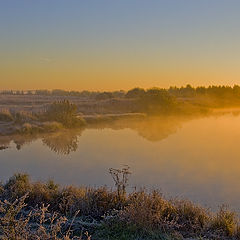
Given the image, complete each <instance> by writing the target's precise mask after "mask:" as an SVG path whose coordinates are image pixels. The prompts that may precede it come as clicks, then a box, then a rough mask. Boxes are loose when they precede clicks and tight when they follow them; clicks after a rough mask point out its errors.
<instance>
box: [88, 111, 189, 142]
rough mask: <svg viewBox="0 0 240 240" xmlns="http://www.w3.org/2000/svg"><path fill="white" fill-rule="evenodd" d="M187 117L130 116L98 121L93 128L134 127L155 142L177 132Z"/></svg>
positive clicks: (144, 136)
mask: <svg viewBox="0 0 240 240" xmlns="http://www.w3.org/2000/svg"><path fill="white" fill-rule="evenodd" d="M185 121H187V118H183V117H182V118H181V117H175V116H167V117H166V116H165V117H160V116H158V117H145V118H135V119H134V118H129V119H121V120H116V121H113V122H109V123H96V124H94V125H93V126H92V127H91V128H93V129H94V128H95V129H104V128H110V129H114V130H120V129H127V128H129V129H132V130H134V131H137V132H138V134H139V135H140V136H142V137H143V138H145V139H147V140H149V141H152V142H155V141H161V140H163V139H165V138H167V137H168V136H169V135H171V134H174V133H176V132H177V131H178V130H179V129H180V128H181V125H182V123H183V122H185Z"/></svg>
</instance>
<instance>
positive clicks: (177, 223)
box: [0, 174, 240, 240]
mask: <svg viewBox="0 0 240 240" xmlns="http://www.w3.org/2000/svg"><path fill="white" fill-rule="evenodd" d="M0 199H1V204H0V206H1V207H0V208H1V214H0V217H1V219H0V229H1V230H0V232H1V234H3V236H5V238H2V239H31V238H30V237H29V238H21V235H19V236H20V237H19V238H12V237H9V236H11V234H13V232H17V233H14V234H17V235H18V234H21V232H24V231H25V232H27V233H25V236H32V234H33V236H36V234H37V235H39V236H43V237H42V238H41V237H40V238H36V239H69V238H70V237H73V236H74V235H78V237H81V233H82V232H83V231H86V230H87V231H88V232H90V233H91V235H92V238H93V239H128V240H129V239H184V238H186V237H192V238H197V237H202V239H240V231H239V229H240V228H239V219H238V217H237V215H236V213H234V212H231V211H229V210H227V209H226V208H223V207H222V208H220V209H219V211H218V212H217V213H212V212H209V211H208V210H206V209H204V208H202V207H200V206H197V205H195V204H193V203H192V202H190V201H183V200H181V201H180V200H167V199H165V198H163V196H162V194H161V193H159V192H158V191H152V192H146V191H143V190H142V191H135V192H133V193H131V194H128V195H126V196H125V198H124V199H123V198H121V199H119V197H118V193H117V191H113V190H110V189H107V188H106V187H100V188H88V187H74V186H67V187H63V188H62V187H60V186H59V185H57V184H55V183H54V182H53V181H48V182H46V183H42V182H31V181H30V179H29V176H28V175H26V174H15V175H14V176H13V177H11V178H10V179H9V180H8V181H7V182H6V183H5V184H2V185H1V188H0ZM19 204H20V205H21V207H20V205H19ZM43 206H48V207H47V208H44V209H45V210H44V209H43V208H42V207H43ZM43 210H44V211H45V214H46V216H45V217H46V219H48V220H44V221H45V222H44V223H43V222H42V223H39V218H37V217H36V216H37V215H36V214H39V212H43ZM9 211H10V212H9ZM11 211H13V212H11ZM16 211H17V212H16ZM32 211H33V212H32ZM30 212H31V215H30V216H29V213H30ZM76 213H77V216H76ZM67 218H69V219H70V220H66V219H67ZM75 218H76V219H75ZM49 219H54V220H49ZM73 219H75V222H76V224H75V223H74V224H73V230H72V231H70V232H71V234H70V235H69V236H67V235H66V233H67V231H68V230H66V229H68V228H69V222H71V221H72V220H73ZM50 223H51V224H53V226H52V227H50V226H51V224H50ZM60 223H61V224H60ZM13 226H14V227H13ZM39 226H41V228H39ZM19 229H21V231H20V230H19ZM54 229H55V230H54ZM40 230H41V232H39V231H40ZM34 234H35V235H34ZM51 234H52V235H51ZM61 234H62V235H61ZM68 234H69V231H68ZM60 235H61V236H60ZM120 236H121V237H120ZM44 237H45V238H44ZM67 237H69V238H67ZM85 237H86V236H85ZM167 237H168V238H167ZM0 239H1V238H0Z"/></svg>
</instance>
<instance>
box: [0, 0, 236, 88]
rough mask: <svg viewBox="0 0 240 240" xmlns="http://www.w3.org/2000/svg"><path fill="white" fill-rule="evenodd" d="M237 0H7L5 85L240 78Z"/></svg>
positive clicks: (2, 50)
mask: <svg viewBox="0 0 240 240" xmlns="http://www.w3.org/2000/svg"><path fill="white" fill-rule="evenodd" d="M239 13H240V1H239V0H85V1H84V0H34V1H33V0H2V1H0V89H39V88H40V89H54V88H62V89H68V90H83V89H89V90H117V89H129V88H132V87H135V86H139V87H144V88H148V87H153V86H158V87H168V86H170V85H177V86H180V85H185V84H188V83H190V84H192V85H193V86H196V85H209V84H226V85H233V84H240V14H239Z"/></svg>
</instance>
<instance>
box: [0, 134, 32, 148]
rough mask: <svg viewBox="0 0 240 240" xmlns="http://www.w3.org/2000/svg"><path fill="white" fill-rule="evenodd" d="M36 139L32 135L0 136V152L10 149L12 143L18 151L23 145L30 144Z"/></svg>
mask: <svg viewBox="0 0 240 240" xmlns="http://www.w3.org/2000/svg"><path fill="white" fill-rule="evenodd" d="M36 139H37V137H36V136H33V135H28V136H21V135H12V136H1V137H0V150H4V149H6V148H9V147H10V143H11V142H12V141H13V142H14V143H15V145H16V149H17V150H20V149H21V148H22V147H23V145H26V144H30V143H31V142H33V141H34V140H36Z"/></svg>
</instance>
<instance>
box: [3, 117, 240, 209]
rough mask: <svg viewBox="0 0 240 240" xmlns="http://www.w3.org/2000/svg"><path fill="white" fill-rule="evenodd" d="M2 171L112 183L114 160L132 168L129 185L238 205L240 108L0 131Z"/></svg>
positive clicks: (199, 200) (204, 201)
mask: <svg viewBox="0 0 240 240" xmlns="http://www.w3.org/2000/svg"><path fill="white" fill-rule="evenodd" d="M3 145H4V146H9V148H8V149H5V150H2V151H0V166H1V168H0V176H1V179H2V180H3V181H5V180H6V179H8V178H9V177H10V176H11V175H13V174H14V173H15V172H27V173H29V174H30V175H31V176H32V178H33V179H34V180H47V179H49V178H51V179H54V180H55V181H56V182H58V183H61V184H76V185H95V186H98V185H105V184H106V185H108V186H112V185H113V184H112V180H111V177H110V175H109V174H108V169H109V168H110V167H115V168H119V167H121V166H122V165H123V164H127V165H129V166H130V167H131V170H132V172H133V174H132V176H131V178H130V186H129V191H130V190H131V187H134V186H137V187H141V186H145V187H147V188H159V189H161V190H162V192H163V193H164V194H165V195H166V196H172V197H175V196H177V197H180V198H187V199H190V200H193V201H194V202H197V203H201V204H202V205H204V206H209V207H211V208H216V207H217V206H218V205H220V204H223V203H224V204H229V205H230V206H231V207H233V208H235V209H237V210H239V211H240V201H239V199H240V187H239V183H240V116H233V115H231V114H227V115H223V116H219V117H204V118H198V119H191V120H190V119H182V118H181V119H176V118H153V119H149V120H146V121H142V120H141V121H140V120H138V121H125V122H124V121H122V122H118V123H115V124H114V125H109V126H107V125H106V126H98V127H97V128H93V129H86V130H84V131H82V132H81V131H79V132H76V131H74V132H68V133H66V132H63V133H58V134H53V135H48V136H38V137H34V138H32V137H25V138H23V137H20V136H15V137H13V138H6V137H5V138H0V146H3Z"/></svg>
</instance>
